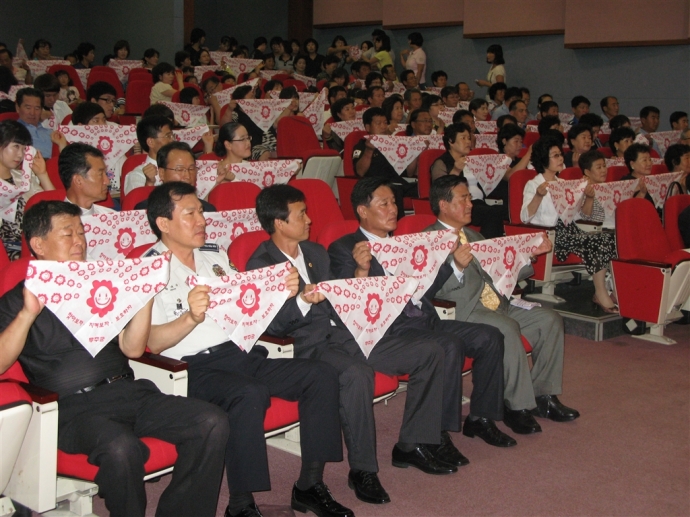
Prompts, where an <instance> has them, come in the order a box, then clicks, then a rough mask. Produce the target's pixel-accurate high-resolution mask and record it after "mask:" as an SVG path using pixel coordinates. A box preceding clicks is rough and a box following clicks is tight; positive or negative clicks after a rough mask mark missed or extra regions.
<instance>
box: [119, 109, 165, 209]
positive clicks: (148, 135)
mask: <svg viewBox="0 0 690 517" xmlns="http://www.w3.org/2000/svg"><path fill="white" fill-rule="evenodd" d="M137 140H138V141H139V145H140V146H141V150H142V151H143V152H145V153H146V160H145V161H144V163H142V164H141V165H139V166H137V167H135V168H134V169H132V170H131V171H130V172H129V173H127V176H125V185H124V193H125V195H127V194H129V193H130V192H132V190H134V189H135V188H139V187H154V186H156V185H158V184H160V180H159V179H158V163H157V162H156V156H157V155H158V151H159V149H160V148H161V147H163V146H164V145H166V144H169V143H170V142H173V141H174V140H175V136H174V135H173V132H172V125H171V124H170V119H168V118H166V117H163V116H161V115H152V116H148V117H144V118H142V119H141V120H140V121H139V123H138V124H137Z"/></svg>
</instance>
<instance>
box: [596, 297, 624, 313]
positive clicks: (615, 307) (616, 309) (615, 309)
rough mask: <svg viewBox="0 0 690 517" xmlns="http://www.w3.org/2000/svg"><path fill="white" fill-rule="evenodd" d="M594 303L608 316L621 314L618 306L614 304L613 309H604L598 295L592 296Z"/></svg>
mask: <svg viewBox="0 0 690 517" xmlns="http://www.w3.org/2000/svg"><path fill="white" fill-rule="evenodd" d="M592 303H594V304H596V305H598V306H599V307H601V310H602V311H604V312H605V313H607V314H619V310H618V305H616V304H615V303H614V304H613V307H604V305H603V304H602V303H601V302H600V301H599V300H598V299H597V295H596V294H595V295H594V296H592Z"/></svg>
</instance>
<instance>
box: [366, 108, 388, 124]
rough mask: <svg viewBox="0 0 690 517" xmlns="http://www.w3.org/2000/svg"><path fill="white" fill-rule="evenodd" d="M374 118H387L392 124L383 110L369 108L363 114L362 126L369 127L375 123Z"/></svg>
mask: <svg viewBox="0 0 690 517" xmlns="http://www.w3.org/2000/svg"><path fill="white" fill-rule="evenodd" d="M374 117H385V119H386V121H387V122H389V123H390V120H389V118H388V117H387V116H386V112H385V111H383V108H369V109H368V110H366V111H365V112H364V113H362V124H364V126H369V125H371V123H372V122H373V121H374Z"/></svg>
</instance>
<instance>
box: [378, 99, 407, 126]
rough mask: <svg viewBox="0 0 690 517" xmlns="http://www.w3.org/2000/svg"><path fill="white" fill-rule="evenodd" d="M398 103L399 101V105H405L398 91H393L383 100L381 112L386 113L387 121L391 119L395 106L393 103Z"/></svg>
mask: <svg viewBox="0 0 690 517" xmlns="http://www.w3.org/2000/svg"><path fill="white" fill-rule="evenodd" d="M398 103H400V106H404V105H405V103H404V101H403V98H402V95H400V94H398V93H394V94H393V95H390V96H388V97H386V98H385V99H384V100H383V104H382V105H381V108H382V109H383V112H384V113H385V114H386V118H387V119H388V121H391V120H392V116H393V108H395V105H396V104H398Z"/></svg>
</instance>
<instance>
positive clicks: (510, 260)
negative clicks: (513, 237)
mask: <svg viewBox="0 0 690 517" xmlns="http://www.w3.org/2000/svg"><path fill="white" fill-rule="evenodd" d="M515 255H516V253H515V248H514V247H512V246H506V248H505V250H504V252H503V265H504V266H505V267H506V269H510V268H511V267H513V264H514V263H515Z"/></svg>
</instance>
